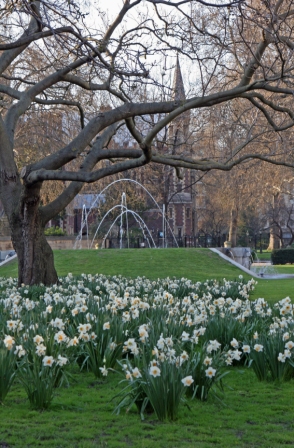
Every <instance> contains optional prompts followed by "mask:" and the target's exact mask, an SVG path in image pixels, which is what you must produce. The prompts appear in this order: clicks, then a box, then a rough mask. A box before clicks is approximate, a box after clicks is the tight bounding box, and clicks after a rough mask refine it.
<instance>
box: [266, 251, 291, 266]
mask: <svg viewBox="0 0 294 448" xmlns="http://www.w3.org/2000/svg"><path fill="white" fill-rule="evenodd" d="M271 260H272V264H286V263H291V264H292V263H294V249H290V248H289V249H275V250H273V251H272V256H271Z"/></svg>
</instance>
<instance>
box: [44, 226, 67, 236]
mask: <svg viewBox="0 0 294 448" xmlns="http://www.w3.org/2000/svg"><path fill="white" fill-rule="evenodd" d="M44 233H45V235H46V236H64V235H66V232H65V230H62V229H61V228H60V227H58V226H56V227H48V228H47V229H45V232H44Z"/></svg>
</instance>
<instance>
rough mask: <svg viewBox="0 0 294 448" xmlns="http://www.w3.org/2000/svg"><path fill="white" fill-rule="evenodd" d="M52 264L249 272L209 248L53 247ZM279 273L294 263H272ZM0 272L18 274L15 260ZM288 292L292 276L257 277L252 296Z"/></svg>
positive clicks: (158, 273) (214, 274)
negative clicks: (278, 264)
mask: <svg viewBox="0 0 294 448" xmlns="http://www.w3.org/2000/svg"><path fill="white" fill-rule="evenodd" d="M54 258H55V266H56V269H57V272H58V275H59V276H64V275H66V274H67V273H68V272H72V273H73V274H74V275H79V274H81V273H82V272H83V273H86V274H95V273H102V274H107V275H117V274H121V275H124V276H127V277H133V278H134V277H137V276H145V277H148V278H151V279H157V278H164V277H174V276H175V277H177V278H181V277H187V278H189V279H191V280H193V281H205V280H206V279H211V278H216V279H218V280H221V279H223V278H226V279H228V280H230V279H235V278H237V277H238V276H239V275H240V274H241V275H243V276H244V277H245V278H246V279H249V278H250V276H249V275H247V274H245V273H244V272H243V271H241V270H240V269H238V268H237V267H235V266H233V265H232V264H230V263H228V262H227V261H225V260H223V259H222V258H221V257H219V256H218V255H217V254H215V253H213V252H211V251H210V250H209V249H184V248H182V249H122V250H115V249H111V250H55V251H54ZM274 268H275V269H276V270H277V271H278V273H293V274H294V266H291V265H285V266H275V267H274ZM0 276H5V277H7V276H11V277H16V276H17V262H16V261H14V262H11V263H9V264H8V265H6V266H3V267H1V268H0ZM287 296H290V297H292V298H293V299H294V279H282V280H264V279H258V285H257V287H256V290H255V291H254V293H253V295H252V298H254V299H256V298H258V297H263V298H265V299H267V300H268V301H270V302H273V301H277V300H281V299H283V298H285V297H287Z"/></svg>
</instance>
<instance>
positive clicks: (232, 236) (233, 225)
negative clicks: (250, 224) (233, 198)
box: [229, 207, 238, 247]
mask: <svg viewBox="0 0 294 448" xmlns="http://www.w3.org/2000/svg"><path fill="white" fill-rule="evenodd" d="M237 227H238V211H237V209H236V208H234V207H233V208H232V210H231V222H230V230H229V241H231V244H232V247H236V246H237Z"/></svg>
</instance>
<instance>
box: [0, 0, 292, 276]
mask: <svg viewBox="0 0 294 448" xmlns="http://www.w3.org/2000/svg"><path fill="white" fill-rule="evenodd" d="M96 4H97V2H96ZM103 4H105V3H103ZM103 4H102V3H101V2H99V1H98V6H95V5H94V2H93V4H92V3H91V1H90V0H89V1H88V2H84V1H82V0H58V1H57V0H39V1H34V0H18V1H16V0H6V1H4V0H1V2H0V5H1V7H0V15H1V38H0V51H1V55H0V76H1V85H0V94H1V117H0V142H1V145H0V198H1V201H2V203H3V206H4V209H5V212H6V214H7V216H8V219H9V224H10V228H11V234H12V241H13V245H14V248H15V250H16V252H17V255H18V262H19V283H25V284H34V283H39V282H43V283H45V284H49V283H53V282H56V281H57V275H56V271H55V269H54V261H53V255H52V251H51V249H50V247H49V245H48V244H47V242H46V239H45V237H44V234H43V230H44V226H45V225H46V223H47V222H48V221H49V220H50V219H51V218H52V217H53V216H55V215H56V214H57V213H59V212H60V211H61V210H63V209H64V207H65V206H66V205H67V204H68V203H69V202H70V201H71V200H72V199H73V198H74V196H75V195H76V194H77V193H78V192H79V191H80V190H81V188H82V186H83V184H84V183H85V182H87V183H91V182H94V181H97V180H99V179H101V178H104V177H106V176H109V175H112V174H115V173H118V172H121V171H124V170H132V169H135V168H137V167H140V166H143V165H146V164H148V163H149V162H151V161H152V162H154V163H159V164H165V165H169V166H172V167H175V168H179V167H182V168H190V169H197V170H202V171H207V170H211V169H221V170H230V169H232V168H233V167H234V166H236V165H238V164H240V163H242V162H243V161H245V160H247V159H252V158H259V159H261V160H267V161H269V162H271V163H275V164H284V165H286V166H293V153H292V149H291V147H290V148H289V145H284V143H283V137H282V133H283V132H284V131H286V130H288V129H290V128H291V127H292V126H293V124H294V110H293V107H292V104H293V74H294V71H293V63H294V57H293V48H294V40H293V39H292V35H293V25H294V22H293V14H294V8H293V5H292V2H291V1H289V0H276V1H275V0H274V1H267V0H266V1H259V0H252V1H250V0H249V1H248V2H244V1H242V2H241V1H240V2H239V1H232V2H225V0H224V1H223V2H222V1H221V0H220V1H216V3H215V4H213V3H211V2H209V1H207V2H206V1H204V0H172V1H167V0H124V1H120V2H119V1H117V2H111V8H110V9H109V11H108V10H106V9H105V7H104V8H103ZM99 5H100V6H99ZM176 53H178V54H179V56H180V60H181V63H182V67H186V73H187V74H188V73H189V75H190V81H191V84H190V85H191V88H190V92H189V95H188V96H187V99H186V100H184V101H182V100H180V99H178V97H177V96H175V97H174V99H169V100H166V98H167V96H166V93H167V91H168V90H169V86H168V85H167V84H166V82H165V79H167V74H166V73H168V72H169V71H170V70H172V68H173V67H172V65H173V64H174V63H175V56H176ZM173 61H174V62H173ZM164 84H166V85H165V86H164ZM169 98H170V97H169ZM235 101H238V110H240V117H241V116H242V114H243V113H244V114H248V113H249V112H248V109H250V114H251V115H250V117H251V118H250V120H251V121H250V120H249V118H248V120H249V121H248V123H247V128H246V129H242V130H241V129H240V132H239V134H238V135H237V137H238V138H237V139H236V143H237V144H236V146H235V147H229V148H228V147H227V146H226V144H225V141H224V140H223V139H222V136H221V135H216V136H214V138H215V141H216V142H217V145H218V151H217V153H215V154H212V155H211V156H210V155H207V154H205V151H204V150H203V148H201V147H198V146H197V145H196V147H195V148H194V150H193V151H190V152H189V153H188V152H181V153H179V154H177V153H174V151H172V152H170V151H164V150H162V151H160V150H159V146H156V145H154V140H155V139H156V137H157V135H158V134H159V133H160V132H162V130H163V129H164V128H166V126H168V125H169V123H171V122H172V120H175V119H177V118H178V117H180V116H181V114H183V113H185V112H187V111H189V110H191V111H194V112H195V114H196V115H195V116H197V120H198V121H199V120H201V116H202V115H203V119H204V120H205V116H206V112H207V110H208V108H214V107H218V105H220V104H223V103H227V104H230V107H231V108H234V104H235ZM240 103H241V104H242V105H243V109H244V112H242V110H243V109H242V107H240ZM103 104H104V105H107V106H110V107H105V108H104V109H103V112H101V110H100V109H99V107H98V106H101V105H103ZM248 105H250V107H249V108H248ZM66 109H69V110H70V111H71V112H70V113H73V111H74V110H76V111H77V112H78V113H79V114H80V126H79V128H78V127H77V128H76V129H75V133H74V136H73V138H70V136H68V141H66V143H65V144H64V145H60V146H59V147H58V148H57V149H56V148H55V143H54V145H52V148H51V150H50V151H48V153H47V151H46V154H45V156H42V154H41V153H44V151H41V153H40V157H39V158H37V160H36V161H33V162H31V163H27V164H25V165H24V166H22V167H21V169H20V170H18V167H17V164H16V161H15V152H14V149H15V138H16V135H17V131H18V128H19V126H21V127H23V126H24V125H25V123H28V122H29V120H34V117H35V116H36V114H37V113H38V111H39V110H43V111H44V110H46V113H49V112H50V113H52V114H54V113H55V112H56V110H58V111H59V112H58V113H59V114H60V111H61V112H62V111H66ZM191 113H193V112H191ZM150 114H155V115H156V116H157V117H159V118H158V119H157V120H156V121H155V122H154V124H153V125H152V126H150V127H149V128H148V127H145V128H144V127H142V126H141V124H142V120H143V119H144V116H146V115H150ZM224 114H225V115H224V117H223V118H226V117H227V119H228V120H229V119H230V114H227V115H226V113H225V111H224ZM61 115H62V114H61ZM64 116H65V117H66V112H65V115H64ZM63 124H64V123H63ZM122 125H123V126H125V127H126V128H127V130H128V132H129V133H130V135H131V136H132V138H133V139H134V140H135V141H136V142H137V148H135V149H133V148H132V149H130V148H128V147H123V146H122V147H121V148H118V149H111V146H109V147H108V144H109V142H110V141H111V139H112V138H113V136H114V134H115V133H116V131H117V128H118V127H119V126H122ZM28 128H29V127H28ZM30 128H32V126H30ZM264 135H267V136H268V137H267V139H265V140H266V142H267V143H266V144H264V145H263V146H262V150H260V148H261V144H260V141H259V142H258V144H257V145H256V146H255V141H256V140H258V139H260V136H264ZM200 146H201V145H200ZM162 148H164V146H162ZM257 148H258V150H257ZM18 152H19V149H18ZM102 160H109V161H110V163H107V164H105V165H104V166H102V167H101V164H100V165H99V164H98V162H100V161H102ZM74 161H76V162H75V163H74ZM97 164H98V165H97ZM47 181H64V182H65V181H66V182H67V183H66V185H67V187H66V188H65V189H64V190H63V191H62V193H61V194H60V195H59V196H58V197H57V198H56V199H54V200H53V201H51V202H50V203H48V204H46V205H44V206H41V205H40V197H41V189H42V187H43V185H44V184H45V183H46V182H47ZM68 182H70V183H68Z"/></svg>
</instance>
